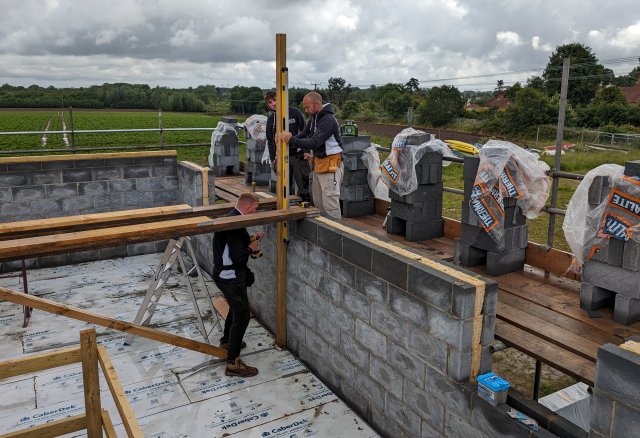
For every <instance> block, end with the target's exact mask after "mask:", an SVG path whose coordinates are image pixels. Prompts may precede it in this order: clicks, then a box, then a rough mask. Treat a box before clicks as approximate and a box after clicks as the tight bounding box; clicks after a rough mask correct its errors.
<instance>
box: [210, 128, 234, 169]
mask: <svg viewBox="0 0 640 438" xmlns="http://www.w3.org/2000/svg"><path fill="white" fill-rule="evenodd" d="M236 126H241V125H239V124H238V123H234V124H230V123H225V122H218V124H217V125H216V128H215V129H214V130H213V132H212V133H211V149H210V150H209V167H211V168H213V167H214V164H213V162H214V160H213V156H214V154H215V145H216V143H218V141H220V139H222V137H223V136H225V135H227V134H229V133H232V132H233V135H235V136H236V137H237V136H238V131H236Z"/></svg>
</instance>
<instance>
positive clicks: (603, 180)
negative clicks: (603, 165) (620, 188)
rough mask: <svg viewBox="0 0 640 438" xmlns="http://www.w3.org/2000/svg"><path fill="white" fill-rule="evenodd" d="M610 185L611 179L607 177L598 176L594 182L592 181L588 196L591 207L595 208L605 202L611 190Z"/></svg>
mask: <svg viewBox="0 0 640 438" xmlns="http://www.w3.org/2000/svg"><path fill="white" fill-rule="evenodd" d="M609 184H610V182H609V177H608V176H605V175H599V176H596V177H595V178H594V179H593V181H591V185H590V186H589V192H588V195H587V202H588V203H589V206H591V207H592V208H595V207H597V206H598V204H600V203H601V202H602V201H604V200H605V198H606V197H607V196H608V195H609V191H610V190H611V186H610V185H609Z"/></svg>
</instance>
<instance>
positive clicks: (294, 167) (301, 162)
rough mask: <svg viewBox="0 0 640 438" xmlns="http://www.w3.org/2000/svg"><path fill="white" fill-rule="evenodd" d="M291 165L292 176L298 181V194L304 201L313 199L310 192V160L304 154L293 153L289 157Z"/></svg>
mask: <svg viewBox="0 0 640 438" xmlns="http://www.w3.org/2000/svg"><path fill="white" fill-rule="evenodd" d="M289 165H290V167H289V168H290V169H291V178H293V180H294V181H295V182H296V186H297V187H298V193H297V195H298V196H300V198H301V199H302V200H303V201H307V202H309V201H311V194H310V193H309V173H310V172H311V169H310V168H309V162H308V161H307V160H305V159H304V158H303V156H302V155H300V156H298V155H292V156H291V157H290V158H289Z"/></svg>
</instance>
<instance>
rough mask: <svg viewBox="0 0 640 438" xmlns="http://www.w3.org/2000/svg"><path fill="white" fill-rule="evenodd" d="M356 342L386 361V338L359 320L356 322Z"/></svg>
mask: <svg viewBox="0 0 640 438" xmlns="http://www.w3.org/2000/svg"><path fill="white" fill-rule="evenodd" d="M356 341H358V342H359V343H360V344H362V346H364V348H366V349H367V350H369V351H370V352H371V353H373V354H374V355H376V356H378V357H380V358H382V359H386V357H387V337H386V336H385V335H384V334H382V333H381V332H380V331H378V330H376V329H374V328H373V327H371V326H370V325H369V324H367V323H365V322H363V321H361V320H359V319H357V320H356Z"/></svg>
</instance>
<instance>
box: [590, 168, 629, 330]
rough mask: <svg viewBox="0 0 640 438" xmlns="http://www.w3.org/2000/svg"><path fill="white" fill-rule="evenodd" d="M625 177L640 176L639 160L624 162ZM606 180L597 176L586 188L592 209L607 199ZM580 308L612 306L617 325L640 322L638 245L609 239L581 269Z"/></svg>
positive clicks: (592, 308) (608, 184)
mask: <svg viewBox="0 0 640 438" xmlns="http://www.w3.org/2000/svg"><path fill="white" fill-rule="evenodd" d="M624 174H625V175H627V176H640V161H628V162H627V163H625V170H624ZM610 190H611V187H610V182H609V178H608V177H606V176H598V177H596V178H594V180H593V182H592V184H591V186H590V187H589V195H588V202H589V206H590V207H591V208H595V207H597V206H598V204H600V203H601V202H603V201H604V200H605V199H607V197H608V196H609V192H610ZM582 281H583V282H582V284H581V286H580V307H582V308H583V309H586V310H596V309H600V308H603V307H610V306H611V305H613V319H614V320H615V321H616V322H619V323H620V324H625V325H629V324H633V323H634V322H637V321H640V287H639V286H638V285H639V284H640V244H638V243H637V242H635V241H633V240H628V241H623V240H619V239H615V238H613V237H611V238H610V239H608V241H607V242H606V244H605V245H604V246H603V247H602V248H601V249H599V250H598V251H597V252H596V253H595V254H594V255H593V257H592V258H591V259H590V260H587V261H586V262H585V264H584V267H583V272H582Z"/></svg>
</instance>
